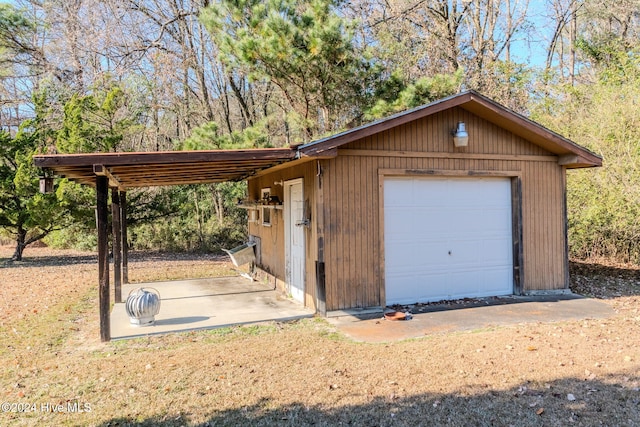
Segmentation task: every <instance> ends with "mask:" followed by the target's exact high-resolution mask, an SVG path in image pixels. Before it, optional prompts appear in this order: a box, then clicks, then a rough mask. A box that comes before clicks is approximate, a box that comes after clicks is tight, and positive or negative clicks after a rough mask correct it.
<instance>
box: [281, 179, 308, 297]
mask: <svg viewBox="0 0 640 427" xmlns="http://www.w3.org/2000/svg"><path fill="white" fill-rule="evenodd" d="M302 183H303V181H302V179H296V180H293V181H287V182H285V183H284V216H285V251H286V254H285V259H286V277H287V283H288V284H289V292H290V293H291V296H292V297H293V299H295V300H296V301H299V302H301V303H304V277H305V258H306V254H305V240H304V234H305V226H304V219H305V218H304V193H303V189H302V188H303V187H302Z"/></svg>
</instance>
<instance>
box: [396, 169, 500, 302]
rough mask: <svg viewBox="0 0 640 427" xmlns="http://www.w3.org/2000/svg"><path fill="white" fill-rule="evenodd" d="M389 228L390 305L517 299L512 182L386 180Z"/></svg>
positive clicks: (468, 179) (481, 179)
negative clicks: (498, 297)
mask: <svg viewBox="0 0 640 427" xmlns="http://www.w3.org/2000/svg"><path fill="white" fill-rule="evenodd" d="M384 227H385V229H384V236H385V247H384V251H385V283H386V291H385V292H386V299H387V303H388V304H394V303H401V304H405V303H415V302H428V301H436V300H442V299H449V298H462V297H476V296H489V295H504V294H510V293H512V292H513V267H512V262H513V261H512V250H513V249H512V246H513V245H512V239H513V237H512V229H511V183H510V180H509V179H501V178H434V177H428V178H426V177H416V178H407V177H403V178H387V179H385V182H384ZM449 252H450V253H449Z"/></svg>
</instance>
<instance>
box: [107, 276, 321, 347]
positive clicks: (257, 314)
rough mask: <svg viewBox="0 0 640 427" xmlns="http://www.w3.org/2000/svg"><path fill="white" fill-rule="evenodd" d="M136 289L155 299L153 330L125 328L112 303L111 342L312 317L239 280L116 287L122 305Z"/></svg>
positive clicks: (120, 307) (268, 289)
mask: <svg viewBox="0 0 640 427" xmlns="http://www.w3.org/2000/svg"><path fill="white" fill-rule="evenodd" d="M141 287H142V288H149V287H150V288H154V289H157V290H158V292H159V293H160V312H159V313H158V315H156V316H155V322H154V324H153V325H150V326H139V325H133V324H131V322H130V320H129V316H128V315H127V313H126V309H125V304H124V302H122V303H117V304H115V305H114V307H113V310H112V311H111V337H112V339H114V340H116V339H122V338H135V337H141V336H147V335H156V334H163V333H168V332H179V331H189V330H196V329H211V328H221V327H227V326H233V325H239V324H247V323H260V322H267V321H286V320H293V319H299V318H303V317H312V316H313V314H314V313H313V311H312V310H310V309H308V308H304V307H303V306H302V305H301V304H299V303H296V302H294V301H292V300H290V299H288V298H285V297H284V296H283V295H282V292H280V291H277V290H274V289H273V285H267V284H264V283H261V282H255V281H254V282H252V281H251V280H249V279H247V278H244V277H240V276H233V277H216V278H208V279H191V280H175V281H169V282H154V283H136V284H127V285H123V286H122V297H123V299H124V300H125V301H126V297H127V296H128V295H129V293H130V292H131V291H132V290H134V289H138V288H141Z"/></svg>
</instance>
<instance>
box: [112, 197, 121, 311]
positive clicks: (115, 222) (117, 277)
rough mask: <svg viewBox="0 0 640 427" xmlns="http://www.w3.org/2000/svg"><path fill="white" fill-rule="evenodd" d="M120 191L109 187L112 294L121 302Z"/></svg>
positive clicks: (115, 299) (116, 300)
mask: <svg viewBox="0 0 640 427" xmlns="http://www.w3.org/2000/svg"><path fill="white" fill-rule="evenodd" d="M121 227H122V226H121V207H120V192H119V191H118V190H117V189H115V188H112V189H111V232H112V233H113V244H112V248H113V296H114V301H115V302H116V303H118V302H122V228H121Z"/></svg>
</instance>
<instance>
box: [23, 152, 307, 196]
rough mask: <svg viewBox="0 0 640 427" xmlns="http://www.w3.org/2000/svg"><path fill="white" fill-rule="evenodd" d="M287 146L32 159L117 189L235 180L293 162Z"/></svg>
mask: <svg viewBox="0 0 640 427" xmlns="http://www.w3.org/2000/svg"><path fill="white" fill-rule="evenodd" d="M295 156H296V152H295V150H293V149H291V148H261V149H248V150H208V151H158V152H125V153H85V154H52V155H41V156H34V164H35V166H38V167H41V168H44V169H49V170H51V171H53V173H54V174H56V175H59V176H63V177H68V178H70V179H72V180H74V181H77V182H79V183H82V184H88V185H95V178H96V176H106V177H108V178H109V186H110V187H116V188H120V189H126V188H132V187H153V186H163V185H180V184H202V183H210V182H223V181H239V180H243V179H246V178H248V177H250V176H252V175H254V174H255V173H257V172H258V171H260V170H263V169H267V168H270V167H273V166H276V165H278V164H280V163H283V162H286V161H289V160H292V159H294V158H295Z"/></svg>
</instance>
